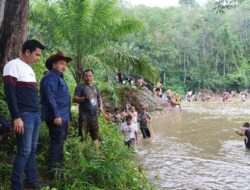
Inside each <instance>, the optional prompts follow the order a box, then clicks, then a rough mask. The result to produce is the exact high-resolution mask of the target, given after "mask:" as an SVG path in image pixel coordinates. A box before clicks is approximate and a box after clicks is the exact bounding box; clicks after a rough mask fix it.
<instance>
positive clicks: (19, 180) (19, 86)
mask: <svg viewBox="0 0 250 190" xmlns="http://www.w3.org/2000/svg"><path fill="white" fill-rule="evenodd" d="M43 49H44V46H43V45H42V44H41V43H40V42H38V41H37V40H27V41H26V42H25V43H24V44H23V46H22V54H21V56H20V58H17V59H14V60H11V61H10V62H8V63H7V64H5V66H4V69H3V81H4V89H5V96H6V100H7V103H8V107H9V111H10V114H11V118H12V124H13V131H14V132H15V133H16V140H17V154H16V158H15V161H14V165H13V169H12V176H11V189H12V190H21V189H23V174H24V173H25V174H26V176H27V182H28V186H29V188H32V189H39V185H38V183H37V170H36V161H35V158H36V148H37V140H38V135H39V129H40V114H39V103H38V96H37V83H36V77H35V73H34V71H33V69H32V67H31V65H33V64H35V63H37V62H38V60H39V59H40V56H41V54H42V50H43Z"/></svg>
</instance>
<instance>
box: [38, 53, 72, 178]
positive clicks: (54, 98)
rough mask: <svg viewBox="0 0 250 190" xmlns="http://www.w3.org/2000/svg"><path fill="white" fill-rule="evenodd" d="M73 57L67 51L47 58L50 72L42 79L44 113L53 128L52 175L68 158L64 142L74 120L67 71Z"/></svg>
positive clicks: (50, 170) (42, 107)
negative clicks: (66, 77)
mask: <svg viewBox="0 0 250 190" xmlns="http://www.w3.org/2000/svg"><path fill="white" fill-rule="evenodd" d="M71 60H72V59H71V58H70V57H67V56H65V55H64V54H63V52H58V53H56V54H54V55H52V56H50V57H49V58H48V59H47V60H46V62H45V66H46V67H47V69H48V70H49V72H48V73H46V74H45V75H44V76H43V78H42V80H41V83H40V96H41V117H42V120H43V121H46V124H47V126H48V128H49V136H50V145H49V153H48V170H49V174H50V177H52V178H53V177H54V171H55V169H56V168H58V167H59V166H62V165H63V162H64V154H63V146H64V141H65V140H66V136H67V126H68V121H69V120H70V93H69V89H68V86H67V84H66V81H65V80H64V78H63V74H64V72H65V71H66V69H67V66H68V63H69V62H70V61H71Z"/></svg>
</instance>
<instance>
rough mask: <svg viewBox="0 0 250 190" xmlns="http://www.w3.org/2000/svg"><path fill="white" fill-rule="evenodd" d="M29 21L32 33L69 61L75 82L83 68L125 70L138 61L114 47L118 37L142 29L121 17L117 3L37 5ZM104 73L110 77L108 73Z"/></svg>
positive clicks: (87, 0) (79, 0) (78, 0)
mask: <svg viewBox="0 0 250 190" xmlns="http://www.w3.org/2000/svg"><path fill="white" fill-rule="evenodd" d="M31 21H33V23H34V26H35V27H34V28H35V29H38V30H37V31H38V32H37V31H33V34H35V35H40V36H43V37H44V38H47V44H51V46H52V45H53V48H54V49H57V48H61V49H63V50H64V51H66V52H67V53H68V54H69V55H70V56H71V57H72V58H73V61H72V63H71V64H70V70H71V72H72V74H73V76H74V78H75V81H76V82H77V83H79V82H80V81H81V79H82V75H83V70H84V69H86V68H93V67H94V66H95V65H102V66H103V69H104V70H106V69H112V68H113V69H114V68H117V67H120V68H121V67H123V68H124V69H125V68H126V66H127V65H128V64H130V65H136V66H138V64H137V63H138V62H140V60H139V59H137V57H135V56H132V55H131V54H129V53H128V52H124V51H121V50H122V48H121V47H120V46H119V44H118V41H119V38H120V37H122V36H124V35H127V34H131V33H133V32H137V31H139V30H141V29H142V28H143V25H142V24H141V23H140V22H139V21H137V20H135V19H134V18H132V17H129V16H127V15H125V13H124V11H123V10H122V8H121V6H120V1H119V0H95V1H94V0H60V1H55V2H51V3H46V2H43V3H41V2H38V3H37V4H34V6H33V8H32V12H31ZM51 42H52V43H51ZM145 64H146V63H145ZM145 68H149V67H145ZM140 71H141V69H140ZM105 73H109V75H110V76H111V75H112V74H110V73H111V71H110V70H108V71H107V70H106V72H105Z"/></svg>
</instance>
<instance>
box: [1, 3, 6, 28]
mask: <svg viewBox="0 0 250 190" xmlns="http://www.w3.org/2000/svg"><path fill="white" fill-rule="evenodd" d="M4 5H5V0H1V1H0V28H1V26H2V22H3V14H4Z"/></svg>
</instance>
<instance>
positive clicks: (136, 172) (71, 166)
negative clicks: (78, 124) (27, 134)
mask: <svg viewBox="0 0 250 190" xmlns="http://www.w3.org/2000/svg"><path fill="white" fill-rule="evenodd" d="M74 123H75V122H73V123H72V125H75V124H74ZM72 125H71V126H70V127H69V135H68V139H67V141H66V143H65V167H64V168H63V169H61V170H58V171H57V172H58V175H57V178H56V180H54V181H49V180H47V174H46V169H47V167H46V157H47V148H48V143H49V139H48V130H47V128H46V126H45V125H44V124H42V127H41V131H40V138H39V145H38V154H37V163H38V171H39V176H40V182H41V184H42V185H43V186H44V188H43V190H45V189H52V188H54V189H68V190H76V189H77V190H81V189H82V190H85V189H86V190H87V189H89V190H90V189H91V190H93V189H95V190H97V189H107V190H112V189H114V190H123V189H124V190H127V189H130V190H132V189H135V190H136V189H138V190H141V189H152V187H151V185H150V184H149V182H147V180H146V178H145V174H144V172H143V171H141V170H140V169H139V166H138V163H137V162H136V161H135V160H136V159H135V156H136V155H135V153H134V151H133V150H129V149H128V148H127V147H125V146H124V144H123V137H122V136H121V134H120V132H119V130H118V128H117V126H110V125H108V124H107V123H106V122H105V120H104V119H103V118H101V119H100V133H101V138H102V145H101V147H100V150H99V151H96V150H94V148H93V145H92V142H91V140H90V139H89V140H88V141H87V142H80V139H79V138H78V137H76V136H77V135H76V134H77V129H75V128H74V126H72ZM14 147H15V142H14V138H11V139H9V140H6V143H4V144H3V145H1V148H0V157H1V164H0V184H1V185H0V190H7V189H9V184H10V182H9V178H10V174H11V169H12V162H13V159H14V154H15V152H16V149H15V148H14ZM62 174H63V175H62Z"/></svg>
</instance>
